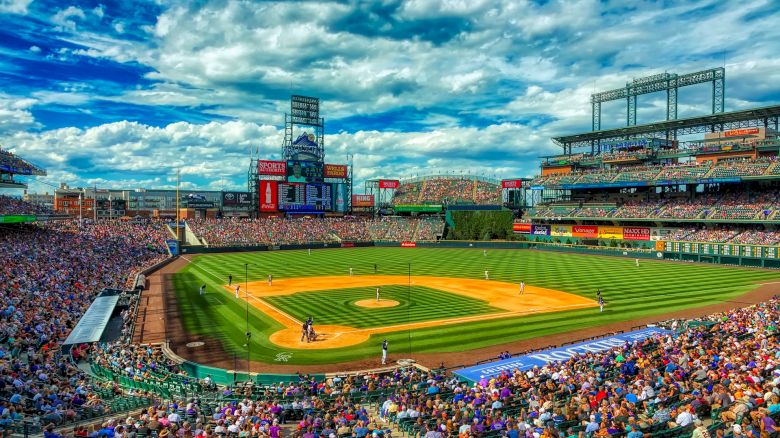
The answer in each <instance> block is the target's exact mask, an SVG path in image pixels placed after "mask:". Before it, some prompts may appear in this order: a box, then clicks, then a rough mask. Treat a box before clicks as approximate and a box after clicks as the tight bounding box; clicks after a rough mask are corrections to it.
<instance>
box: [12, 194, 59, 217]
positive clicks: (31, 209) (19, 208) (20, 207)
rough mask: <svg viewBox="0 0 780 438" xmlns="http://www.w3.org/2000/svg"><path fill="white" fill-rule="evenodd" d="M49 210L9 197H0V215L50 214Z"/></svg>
mask: <svg viewBox="0 0 780 438" xmlns="http://www.w3.org/2000/svg"><path fill="white" fill-rule="evenodd" d="M50 213H51V209H50V208H48V207H45V206H42V205H37V204H32V203H29V202H27V201H23V200H21V199H18V198H13V197H11V196H5V195H0V215H2V214H50Z"/></svg>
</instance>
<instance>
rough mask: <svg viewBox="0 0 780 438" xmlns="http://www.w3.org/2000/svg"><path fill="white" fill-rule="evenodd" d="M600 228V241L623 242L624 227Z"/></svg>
mask: <svg viewBox="0 0 780 438" xmlns="http://www.w3.org/2000/svg"><path fill="white" fill-rule="evenodd" d="M598 228H599V239H620V240H623V227H604V226H600V227H598Z"/></svg>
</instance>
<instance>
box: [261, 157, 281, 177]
mask: <svg viewBox="0 0 780 438" xmlns="http://www.w3.org/2000/svg"><path fill="white" fill-rule="evenodd" d="M257 173H258V174H259V175H287V163H286V162H284V161H268V160H257Z"/></svg>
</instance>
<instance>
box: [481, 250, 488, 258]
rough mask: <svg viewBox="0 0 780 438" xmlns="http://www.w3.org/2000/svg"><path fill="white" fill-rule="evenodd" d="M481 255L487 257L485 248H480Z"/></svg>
mask: <svg viewBox="0 0 780 438" xmlns="http://www.w3.org/2000/svg"><path fill="white" fill-rule="evenodd" d="M482 255H483V256H485V257H487V250H486V249H483V250H482Z"/></svg>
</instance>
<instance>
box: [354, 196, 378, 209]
mask: <svg viewBox="0 0 780 438" xmlns="http://www.w3.org/2000/svg"><path fill="white" fill-rule="evenodd" d="M352 206H353V207H373V206H374V195H352Z"/></svg>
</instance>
